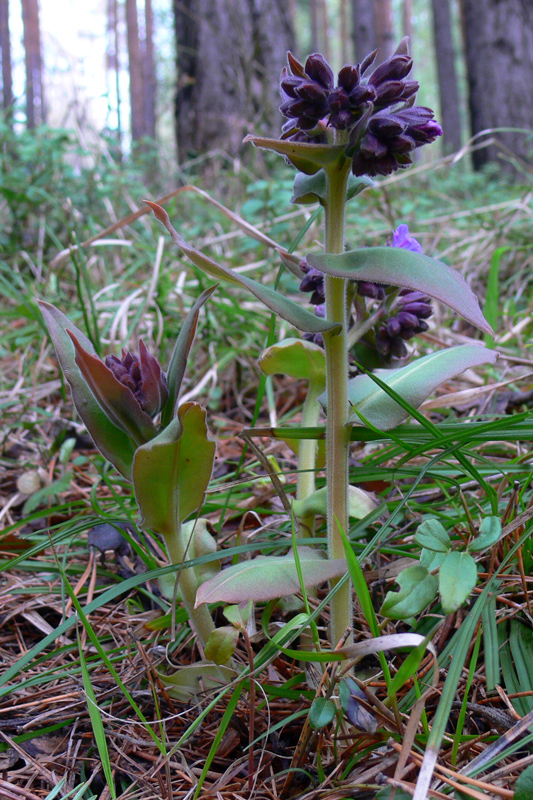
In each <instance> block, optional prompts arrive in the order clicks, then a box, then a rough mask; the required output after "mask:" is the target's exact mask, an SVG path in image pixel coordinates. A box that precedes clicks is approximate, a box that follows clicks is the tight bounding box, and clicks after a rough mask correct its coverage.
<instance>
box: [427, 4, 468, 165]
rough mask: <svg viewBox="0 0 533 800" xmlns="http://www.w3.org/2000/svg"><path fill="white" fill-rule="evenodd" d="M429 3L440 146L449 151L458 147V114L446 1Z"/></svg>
mask: <svg viewBox="0 0 533 800" xmlns="http://www.w3.org/2000/svg"><path fill="white" fill-rule="evenodd" d="M432 3H433V33H434V37H435V53H436V57H437V72H438V76H439V94H440V124H441V125H442V131H443V149H444V152H445V153H453V152H455V151H457V150H459V149H460V147H461V116H460V112H459V91H458V89H457V76H456V72H455V52H454V47H453V37H452V21H451V13H450V3H449V0H432Z"/></svg>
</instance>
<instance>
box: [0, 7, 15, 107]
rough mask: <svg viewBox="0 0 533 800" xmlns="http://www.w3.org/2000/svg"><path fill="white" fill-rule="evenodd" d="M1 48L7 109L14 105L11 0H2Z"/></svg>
mask: <svg viewBox="0 0 533 800" xmlns="http://www.w3.org/2000/svg"><path fill="white" fill-rule="evenodd" d="M0 50H1V51H2V108H3V109H4V110H7V109H9V108H11V106H12V105H13V78H12V74H11V37H10V32H9V0H0Z"/></svg>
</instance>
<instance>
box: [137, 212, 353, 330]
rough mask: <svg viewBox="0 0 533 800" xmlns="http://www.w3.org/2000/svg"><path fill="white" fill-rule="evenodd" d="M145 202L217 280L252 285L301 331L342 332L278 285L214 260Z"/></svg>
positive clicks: (177, 241) (174, 238) (251, 289)
mask: <svg viewBox="0 0 533 800" xmlns="http://www.w3.org/2000/svg"><path fill="white" fill-rule="evenodd" d="M145 202H146V203H147V205H149V206H150V208H151V209H152V211H153V212H154V214H155V216H156V217H157V219H158V220H159V221H160V222H162V223H163V225H164V226H165V228H166V229H167V231H168V232H169V233H170V235H171V237H172V241H173V242H174V243H175V244H177V245H178V247H180V248H181V249H182V250H183V252H184V253H185V255H186V256H187V257H188V258H189V259H190V260H191V261H192V263H193V264H195V265H196V266H197V267H198V268H199V269H201V270H202V271H203V272H205V273H206V274H207V275H210V276H211V277H212V278H215V279H216V280H221V281H226V282H229V283H232V284H233V285H235V286H241V287H244V288H245V289H248V291H249V292H251V293H252V294H253V295H254V297H257V299H258V300H260V301H261V302H262V303H263V304H264V305H265V306H267V308H270V310H271V311H274V313H275V314H277V315H278V316H280V317H281V318H282V319H284V320H286V321H287V322H290V324H291V325H294V327H295V328H298V330H300V331H305V332H309V333H323V332H325V331H332V332H338V330H339V329H340V325H338V324H333V323H330V322H327V320H325V319H322V318H321V317H317V316H315V314H312V313H311V312H310V311H308V310H307V309H306V308H303V306H301V305H299V303H295V302H294V301H293V300H289V298H288V297H284V296H283V295H282V294H280V293H279V292H276V290H275V289H271V288H270V286H265V285H264V284H262V283H259V281H254V280H253V279H252V278H247V277H246V276H245V275H241V274H239V273H237V272H234V271H233V270H231V269H229V268H228V267H224V266H222V264H218V263H217V262H216V261H213V259H211V258H208V257H207V256H206V255H204V254H203V253H201V252H200V251H199V250H196V249H195V248H194V247H191V246H190V245H189V244H187V242H186V241H185V240H184V239H182V238H181V236H180V235H179V233H178V232H177V231H176V230H174V228H173V227H172V224H171V222H170V218H169V216H168V214H167V212H166V211H165V209H164V208H162V207H161V206H159V205H157V203H151V202H149V201H148V200H146V201H145Z"/></svg>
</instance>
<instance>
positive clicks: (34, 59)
mask: <svg viewBox="0 0 533 800" xmlns="http://www.w3.org/2000/svg"><path fill="white" fill-rule="evenodd" d="M22 22H23V25H24V61H25V66H26V124H27V126H28V128H30V129H31V128H35V126H36V125H42V124H44V122H45V120H46V114H45V105H44V91H43V62H42V52H41V25H40V20H39V2H38V0H22Z"/></svg>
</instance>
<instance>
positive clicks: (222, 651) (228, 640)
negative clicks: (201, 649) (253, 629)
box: [205, 625, 240, 664]
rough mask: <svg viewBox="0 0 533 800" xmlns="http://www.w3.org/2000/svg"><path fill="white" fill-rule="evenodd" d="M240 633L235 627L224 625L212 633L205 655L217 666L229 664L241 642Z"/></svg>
mask: <svg viewBox="0 0 533 800" xmlns="http://www.w3.org/2000/svg"><path fill="white" fill-rule="evenodd" d="M239 636H240V633H239V631H238V629H237V628H235V627H234V626H233V625H223V626H222V627H221V628H215V630H214V631H212V633H211V635H210V636H209V639H208V640H207V644H206V646H205V655H206V658H208V659H209V660H210V661H214V662H215V664H227V663H228V661H229V660H230V658H231V657H232V655H233V653H234V652H235V648H236V647H237V642H238V641H239Z"/></svg>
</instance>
